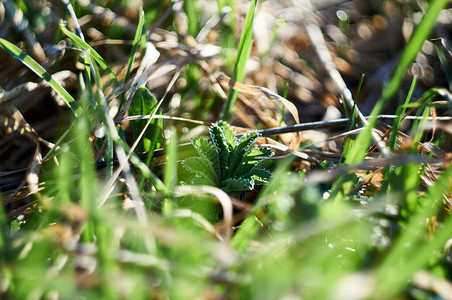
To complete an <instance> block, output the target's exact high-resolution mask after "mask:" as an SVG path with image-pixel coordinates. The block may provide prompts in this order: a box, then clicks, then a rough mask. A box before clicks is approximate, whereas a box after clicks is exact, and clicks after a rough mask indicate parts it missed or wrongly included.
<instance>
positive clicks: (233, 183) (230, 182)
mask: <svg viewBox="0 0 452 300" xmlns="http://www.w3.org/2000/svg"><path fill="white" fill-rule="evenodd" d="M221 185H222V188H223V189H224V190H225V191H228V192H234V191H251V190H252V189H254V180H253V179H251V178H242V177H238V178H228V179H226V180H224V181H223V182H222V183H221Z"/></svg>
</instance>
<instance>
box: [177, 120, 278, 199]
mask: <svg viewBox="0 0 452 300" xmlns="http://www.w3.org/2000/svg"><path fill="white" fill-rule="evenodd" d="M209 133H210V137H211V141H208V140H207V139H205V138H202V137H198V138H194V139H192V141H191V142H192V144H193V146H194V147H195V149H196V151H197V152H198V154H199V156H195V157H189V158H187V159H185V160H184V161H183V163H182V165H183V167H184V168H185V169H187V170H188V171H189V172H190V173H193V174H194V175H195V177H194V178H193V180H192V181H191V183H193V184H205V185H213V186H216V187H219V188H221V189H223V190H225V191H227V192H232V191H250V190H253V189H254V186H255V185H263V184H266V183H268V180H269V178H270V177H271V172H270V171H268V170H266V169H264V168H262V167H261V165H262V163H263V162H264V161H265V159H267V158H269V157H271V156H272V155H273V152H272V151H271V150H270V149H269V148H267V147H259V148H254V149H253V146H254V144H255V143H256V140H257V139H258V138H259V137H260V134H258V133H257V132H253V131H251V132H248V133H246V134H244V135H243V136H241V137H238V136H237V135H236V134H235V133H234V131H233V130H232V129H231V127H230V126H229V124H228V123H226V122H224V121H219V122H217V123H215V124H213V125H212V126H211V127H210V129H209Z"/></svg>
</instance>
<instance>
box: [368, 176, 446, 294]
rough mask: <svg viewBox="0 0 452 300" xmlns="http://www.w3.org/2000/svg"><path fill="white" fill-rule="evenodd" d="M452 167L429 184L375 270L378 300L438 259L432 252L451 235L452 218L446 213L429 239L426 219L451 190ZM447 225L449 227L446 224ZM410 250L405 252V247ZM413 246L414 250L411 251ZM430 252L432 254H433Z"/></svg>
mask: <svg viewBox="0 0 452 300" xmlns="http://www.w3.org/2000/svg"><path fill="white" fill-rule="evenodd" d="M451 177H452V167H449V168H447V169H446V170H445V171H444V172H443V174H442V175H441V177H439V178H438V180H437V181H436V182H435V183H434V184H433V185H432V186H430V187H429V189H428V191H427V193H426V195H425V196H424V197H422V198H421V199H420V203H421V205H420V206H419V207H418V209H417V211H416V212H415V214H413V215H412V217H411V218H410V219H409V223H408V224H407V226H406V227H405V228H404V230H403V231H402V232H401V235H400V236H399V238H398V239H397V240H396V241H395V243H394V246H393V247H392V248H391V251H390V252H389V253H388V255H387V257H386V259H385V260H384V261H383V263H382V264H381V265H380V267H379V268H378V269H377V273H376V275H377V278H378V280H377V283H378V285H377V288H376V289H375V291H376V292H377V293H378V297H377V298H378V299H391V298H393V296H395V295H396V294H397V293H398V292H399V291H400V290H402V289H403V288H404V287H405V286H406V285H407V284H408V283H409V282H408V280H409V279H410V278H411V276H412V275H413V274H414V272H416V271H417V270H420V269H422V268H425V267H426V266H427V265H428V264H429V263H431V262H432V260H433V261H436V260H437V259H439V255H433V254H434V253H435V252H436V251H440V248H441V247H442V246H444V245H445V243H446V241H447V239H449V238H450V228H451V227H450V226H451V225H452V220H451V217H450V216H447V217H446V218H447V219H446V221H445V222H444V224H443V226H441V227H439V229H438V231H437V232H436V233H435V234H434V236H433V238H432V239H428V240H426V237H425V235H426V221H429V220H430V218H431V217H432V216H435V215H436V214H437V212H438V210H439V208H440V207H441V206H442V205H443V199H444V194H448V193H450V190H451V185H450V178H451ZM446 225H448V226H446ZM408 246H409V247H410V249H413V251H407V247H408ZM414 249H415V250H414ZM432 255H433V257H432Z"/></svg>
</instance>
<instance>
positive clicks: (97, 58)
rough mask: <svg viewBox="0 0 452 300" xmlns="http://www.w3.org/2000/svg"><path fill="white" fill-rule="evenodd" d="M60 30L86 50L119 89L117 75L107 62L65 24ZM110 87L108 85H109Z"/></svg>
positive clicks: (61, 25) (61, 23)
mask: <svg viewBox="0 0 452 300" xmlns="http://www.w3.org/2000/svg"><path fill="white" fill-rule="evenodd" d="M60 30H61V31H62V32H63V33H64V34H65V35H66V36H68V37H69V38H70V39H71V40H72V41H74V42H75V43H76V44H78V45H79V46H80V47H82V49H83V50H85V51H86V52H87V53H88V54H89V55H90V56H91V57H92V58H93V59H94V60H95V61H96V62H97V63H98V64H99V66H100V67H101V68H102V69H103V70H104V71H105V72H107V75H108V77H109V78H110V79H111V81H110V83H111V82H112V83H114V86H115V87H117V86H118V85H119V82H118V79H117V78H116V75H115V74H114V73H113V71H112V70H111V69H110V67H108V65H107V63H106V62H105V60H104V59H103V58H102V56H100V54H99V53H97V52H96V50H94V49H93V48H92V47H91V46H90V45H88V44H87V43H86V42H85V41H84V40H82V39H81V38H80V37H78V36H77V35H75V34H73V33H72V32H70V31H69V30H68V29H67V28H66V27H65V26H64V23H63V22H60ZM107 86H108V84H107Z"/></svg>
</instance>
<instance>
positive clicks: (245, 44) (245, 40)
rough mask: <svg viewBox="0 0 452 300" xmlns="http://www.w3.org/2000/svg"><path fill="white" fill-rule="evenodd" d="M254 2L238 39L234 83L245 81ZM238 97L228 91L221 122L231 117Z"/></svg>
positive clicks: (232, 90)
mask: <svg viewBox="0 0 452 300" xmlns="http://www.w3.org/2000/svg"><path fill="white" fill-rule="evenodd" d="M256 2H257V0H253V1H251V5H250V8H249V9H248V14H247V15H246V20H245V24H244V25H243V29H242V35H241V37H240V43H239V48H238V52H237V60H236V62H235V65H234V72H233V74H232V79H233V80H234V81H236V82H243V80H244V79H245V72H246V68H245V67H246V62H247V61H248V58H249V57H250V53H251V48H252V46H253V22H254V13H255V12H254V11H255V7H256ZM238 96H239V93H238V92H237V91H236V90H234V89H230V90H229V94H228V100H227V102H226V105H225V107H224V109H223V115H222V119H223V120H225V121H228V120H229V118H230V117H231V114H232V109H233V107H234V104H235V101H236V100H237V98H238Z"/></svg>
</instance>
